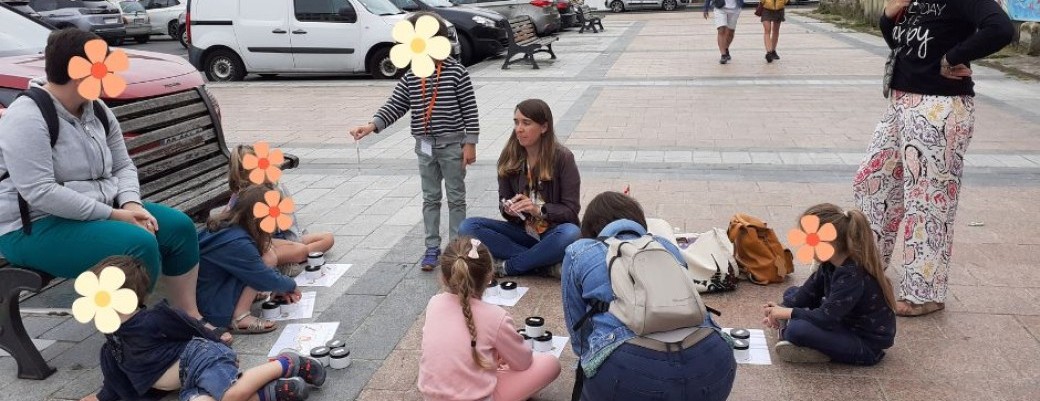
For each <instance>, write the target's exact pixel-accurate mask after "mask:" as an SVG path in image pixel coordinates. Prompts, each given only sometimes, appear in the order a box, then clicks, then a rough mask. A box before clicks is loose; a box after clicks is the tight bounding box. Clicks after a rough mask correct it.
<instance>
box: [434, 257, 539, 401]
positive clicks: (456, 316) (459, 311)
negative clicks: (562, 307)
mask: <svg viewBox="0 0 1040 401" xmlns="http://www.w3.org/2000/svg"><path fill="white" fill-rule="evenodd" d="M440 268H441V280H442V282H443V284H444V286H445V288H446V290H447V292H444V293H441V294H438V295H435V296H434V297H433V298H432V299H430V303H429V304H427V305H426V324H425V325H424V326H423V339H422V359H421V360H420V362H419V392H421V393H422V394H423V398H424V399H425V400H427V401H441V400H445V401H447V400H451V401H485V400H494V401H521V400H526V399H528V398H530V397H531V396H533V395H534V394H535V393H537V392H538V391H540V390H541V389H543V388H545V387H546V386H548V385H549V383H552V381H553V380H556V377H557V376H559V374H560V362H559V361H558V360H557V359H556V358H555V357H553V356H552V355H550V354H540V353H539V354H535V353H533V352H532V351H531V348H530V347H528V346H527V344H524V340H523V338H521V337H520V335H519V334H517V332H516V328H515V327H514V326H513V318H512V317H510V316H509V314H508V313H506V311H505V309H502V308H501V307H499V306H496V305H492V304H489V303H486V302H484V301H481V297H482V296H483V295H484V289H485V288H487V283H488V282H490V281H491V279H492V260H491V254H490V252H489V251H488V249H487V247H485V246H484V245H482V244H481V243H480V240H477V239H475V238H469V237H459V238H458V239H456V240H455V241H453V242H452V243H451V244H450V245H448V248H447V249H446V250H445V251H444V254H443V255H441V257H440Z"/></svg>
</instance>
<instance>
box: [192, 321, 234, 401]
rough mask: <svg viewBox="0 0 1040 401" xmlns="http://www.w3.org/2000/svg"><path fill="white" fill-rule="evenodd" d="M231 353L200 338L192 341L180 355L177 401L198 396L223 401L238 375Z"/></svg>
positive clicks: (220, 345) (226, 348) (222, 345)
mask: <svg viewBox="0 0 1040 401" xmlns="http://www.w3.org/2000/svg"><path fill="white" fill-rule="evenodd" d="M237 359H238V358H237V357H236V356H235V351H232V350H231V348H228V347H227V346H226V345H224V344H221V343H217V342H213V341H209V340H206V339H204V338H197V337H196V338H193V339H191V341H188V345H187V346H186V347H184V351H183V352H181V362H180V363H181V369H180V376H181V393H180V401H191V400H192V399H193V398H196V397H198V396H200V395H209V396H210V397H213V399H216V400H220V399H222V398H224V393H225V392H227V390H228V389H229V388H231V385H233V384H235V381H237V380H238V377H239V376H240V375H241V373H240V372H239V370H238V361H237Z"/></svg>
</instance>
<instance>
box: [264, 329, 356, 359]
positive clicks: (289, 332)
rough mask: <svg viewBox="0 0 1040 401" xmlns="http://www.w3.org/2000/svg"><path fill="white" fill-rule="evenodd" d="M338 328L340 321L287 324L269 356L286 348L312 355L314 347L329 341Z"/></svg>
mask: <svg viewBox="0 0 1040 401" xmlns="http://www.w3.org/2000/svg"><path fill="white" fill-rule="evenodd" d="M338 328H339V322H325V323H294V324H287V325H285V328H283V329H282V334H281V335H280V336H278V341H275V342H274V346H273V347H271V352H269V353H268V354H267V356H268V357H273V356H275V355H278V352H280V351H281V350H283V349H286V348H291V349H294V350H296V351H297V352H299V353H300V354H303V355H310V352H311V349H312V348H314V347H320V346H323V345H325V343H327V342H329V340H331V339H332V337H333V336H335V335H336V329H338Z"/></svg>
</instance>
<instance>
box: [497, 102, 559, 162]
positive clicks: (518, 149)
mask: <svg viewBox="0 0 1040 401" xmlns="http://www.w3.org/2000/svg"><path fill="white" fill-rule="evenodd" d="M516 111H519V112H520V114H523V116H524V117H527V118H530V119H531V120H533V121H534V122H536V123H538V124H542V125H544V126H545V128H546V130H545V133H544V134H542V138H541V142H540V143H539V147H540V148H541V149H539V151H538V166H528V168H534V167H537V169H538V179H539V180H541V181H548V180H552V179H553V173H555V171H554V170H555V168H556V154H557V153H558V149H559V143H557V142H556V130H555V129H554V128H553V115H552V109H550V108H549V104H547V103H545V101H544V100H542V99H527V100H524V101H522V102H520V104H517V105H516ZM526 162H527V149H525V148H524V147H523V146H522V145H520V141H519V140H518V139H516V130H514V131H513V133H512V135H509V139H508V140H507V141H506V146H505V147H504V148H502V154H501V155H500V156H498V176H499V177H506V176H510V175H514V174H523V170H524V163H526Z"/></svg>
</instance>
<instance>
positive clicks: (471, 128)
mask: <svg viewBox="0 0 1040 401" xmlns="http://www.w3.org/2000/svg"><path fill="white" fill-rule="evenodd" d="M436 75H437V74H436V73H434V74H433V75H431V76H430V77H428V78H426V96H425V98H424V96H423V94H422V92H423V91H422V84H421V80H420V78H419V77H416V76H415V74H413V73H412V72H411V71H408V73H406V74H405V75H404V76H403V77H401V81H400V82H398V83H397V87H396V88H394V93H393V94H392V95H391V96H390V99H389V100H387V102H386V104H384V105H383V107H381V108H380V109H379V111H378V112H376V115H375V117H374V118H373V120H372V122H373V123H374V124H375V126H376V132H380V131H382V130H383V129H386V127H388V126H390V125H391V124H393V123H394V122H395V121H397V120H398V119H399V118H401V117H403V116H404V114H405V113H407V112H408V111H411V112H412V135H413V136H415V137H417V138H420V137H424V136H427V135H428V136H429V137H432V138H431V139H432V140H433V142H434V145H435V146H436V147H443V146H445V145H448V144H453V143H477V136H478V134H479V133H480V121H479V116H478V114H477V97H476V94H475V93H474V91H473V84H472V83H471V82H470V79H469V72H468V71H466V67H464V66H463V65H462V64H460V63H459V62H457V61H455V60H454V59H451V58H449V59H447V60H444V64H443V66H442V68H441V73H440V78H439V79H438V78H437V76H436ZM435 87H436V88H437V101H436V102H435V103H434V106H433V113H432V115H431V116H430V122H429V126H428V127H426V126H425V115H426V110H427V108H428V107H429V106H430V102H431V101H432V99H433V92H434V88H435Z"/></svg>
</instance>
